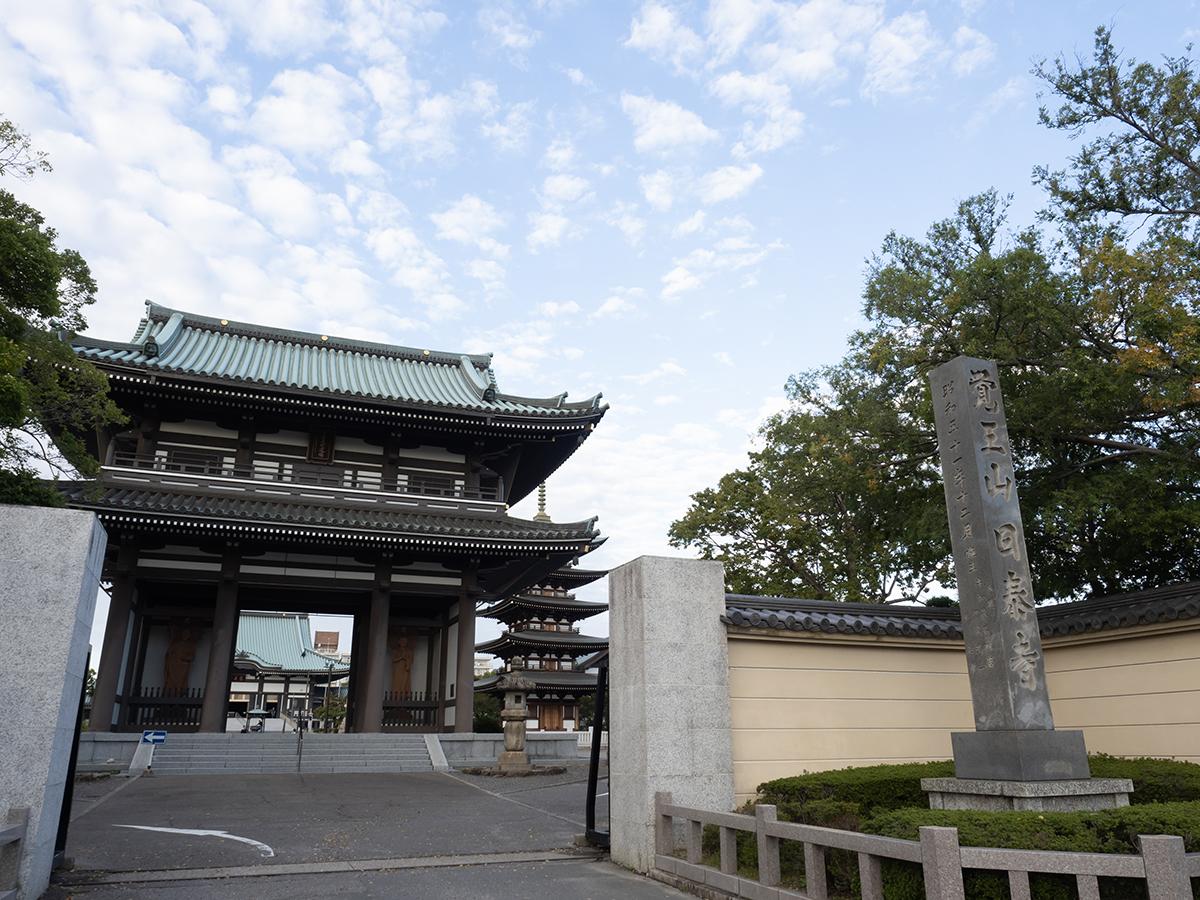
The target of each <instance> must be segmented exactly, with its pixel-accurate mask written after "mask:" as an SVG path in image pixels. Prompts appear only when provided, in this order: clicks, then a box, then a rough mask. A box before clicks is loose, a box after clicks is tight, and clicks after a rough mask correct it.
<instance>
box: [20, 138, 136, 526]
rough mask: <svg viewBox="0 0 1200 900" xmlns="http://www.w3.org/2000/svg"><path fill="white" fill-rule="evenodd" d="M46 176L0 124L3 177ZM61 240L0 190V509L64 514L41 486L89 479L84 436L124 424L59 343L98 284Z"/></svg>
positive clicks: (82, 365)
mask: <svg viewBox="0 0 1200 900" xmlns="http://www.w3.org/2000/svg"><path fill="white" fill-rule="evenodd" d="M49 168H50V167H49V163H48V162H47V161H46V159H45V156H44V155H43V154H40V153H36V152H35V151H33V150H32V149H31V147H30V142H29V138H28V137H27V136H26V135H24V134H23V133H22V132H21V131H20V130H19V129H17V127H16V126H15V125H13V123H12V122H10V121H8V120H0V175H10V176H15V177H17V178H19V179H26V178H29V177H32V176H33V175H34V174H35V173H36V172H37V171H39V170H41V171H49ZM57 239H58V236H57V234H56V232H55V231H54V229H53V228H50V227H48V226H47V225H46V223H45V220H44V219H43V217H42V215H41V214H40V213H39V212H38V211H37V210H35V209H33V208H32V207H30V206H27V205H26V204H24V203H21V202H20V201H19V200H17V198H16V197H15V196H13V195H12V194H11V193H9V192H8V191H6V190H0V502H5V503H26V504H46V505H59V504H61V503H62V499H61V497H60V495H59V493H58V492H57V491H56V490H55V489H54V487H53V486H52V485H49V484H47V483H45V482H43V481H41V480H40V478H39V476H40V475H41V474H44V473H46V472H50V473H52V474H53V475H54V476H55V477H58V476H60V475H68V476H73V475H75V474H76V473H79V474H82V475H85V476H89V475H94V474H95V473H96V471H97V468H98V467H97V462H96V460H95V459H94V458H93V457H92V456H91V455H90V454H89V453H88V451H87V447H86V445H85V443H84V441H83V439H82V437H81V436H82V435H86V434H88V433H91V432H93V431H94V430H95V429H97V428H101V427H104V426H106V425H108V424H111V423H116V422H120V421H122V420H123V416H122V414H121V412H120V410H118V409H117V407H116V406H115V405H114V404H113V403H112V402H111V401H110V400H109V399H108V382H107V379H106V378H105V377H104V375H103V373H101V372H100V371H99V370H97V369H96V368H95V367H94V366H91V365H89V364H87V363H86V362H84V361H82V360H80V359H78V358H77V357H76V356H75V354H74V353H73V352H72V350H71V348H70V346H69V345H68V344H67V343H66V341H65V340H64V337H65V336H67V335H69V334H72V333H75V332H77V331H79V330H81V329H83V328H84V327H85V320H84V316H83V310H84V308H85V307H86V306H88V305H89V304H91V303H93V302H94V301H95V295H96V284H95V282H94V281H93V280H92V276H91V272H90V271H89V269H88V266H87V263H86V262H84V260H83V257H81V256H80V255H79V254H78V253H76V252H75V251H74V250H66V249H59V248H58V246H57Z"/></svg>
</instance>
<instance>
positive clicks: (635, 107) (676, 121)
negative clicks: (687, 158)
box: [621, 94, 719, 153]
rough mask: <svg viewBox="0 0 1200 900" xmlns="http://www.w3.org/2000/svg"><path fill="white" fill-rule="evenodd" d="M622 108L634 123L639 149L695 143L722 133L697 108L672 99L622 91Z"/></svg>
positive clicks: (656, 150)
mask: <svg viewBox="0 0 1200 900" xmlns="http://www.w3.org/2000/svg"><path fill="white" fill-rule="evenodd" d="M621 109H623V110H624V111H625V115H627V116H628V117H629V120H630V121H631V122H632V123H633V128H634V136H633V146H634V148H635V149H637V150H638V152H640V153H662V152H665V151H670V150H675V149H680V148H686V147H695V146H698V145H700V144H707V143H709V142H710V141H715V140H717V138H718V137H719V135H718V134H717V132H716V131H714V130H713V129H711V128H709V127H708V126H707V125H705V124H704V120H703V119H701V118H700V117H699V116H698V115H696V114H695V113H694V112H692V111H691V110H687V109H684V108H683V107H682V106H680V105H679V104H678V103H672V102H671V101H669V100H656V99H655V98H654V97H640V96H637V95H636V94H622V95H621Z"/></svg>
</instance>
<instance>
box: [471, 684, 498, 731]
mask: <svg viewBox="0 0 1200 900" xmlns="http://www.w3.org/2000/svg"><path fill="white" fill-rule="evenodd" d="M471 727H472V729H473V730H474V731H475V733H476V734H496V733H498V732H500V731H503V730H504V729H503V727H502V725H501V722H500V701H499V700H498V699H497V698H496V697H494V696H492V695H491V694H484V693H482V692H479V693H476V694H475V721H474V723H473V724H472V726H471Z"/></svg>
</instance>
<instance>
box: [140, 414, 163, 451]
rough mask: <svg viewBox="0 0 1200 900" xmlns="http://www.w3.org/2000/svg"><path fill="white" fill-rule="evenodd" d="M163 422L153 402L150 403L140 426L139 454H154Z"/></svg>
mask: <svg viewBox="0 0 1200 900" xmlns="http://www.w3.org/2000/svg"><path fill="white" fill-rule="evenodd" d="M160 426H161V422H160V421H159V418H158V412H157V411H156V410H155V408H154V405H153V404H148V405H147V408H146V413H145V415H143V416H142V421H141V424H140V425H139V427H138V439H137V455H138V456H153V455H154V453H155V451H156V450H157V449H158V431H159V428H160Z"/></svg>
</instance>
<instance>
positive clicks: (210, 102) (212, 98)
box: [204, 84, 250, 128]
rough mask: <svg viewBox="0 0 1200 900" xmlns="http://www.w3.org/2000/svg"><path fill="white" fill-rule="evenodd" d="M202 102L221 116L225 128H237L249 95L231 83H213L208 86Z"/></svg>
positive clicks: (243, 115) (242, 117) (241, 119)
mask: <svg viewBox="0 0 1200 900" xmlns="http://www.w3.org/2000/svg"><path fill="white" fill-rule="evenodd" d="M204 103H205V106H207V107H208V108H209V109H211V110H212V111H213V112H215V113H217V114H218V115H219V116H220V117H221V124H223V125H224V126H225V127H226V128H237V127H240V126H241V124H242V122H243V120H244V119H245V117H246V107H247V106H248V105H249V104H250V95H249V94H247V93H246V92H245V91H240V90H238V89H237V88H236V87H234V86H233V85H231V84H214V85H212V86H210V87H209V89H208V94H207V96H206V98H205V101H204Z"/></svg>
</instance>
